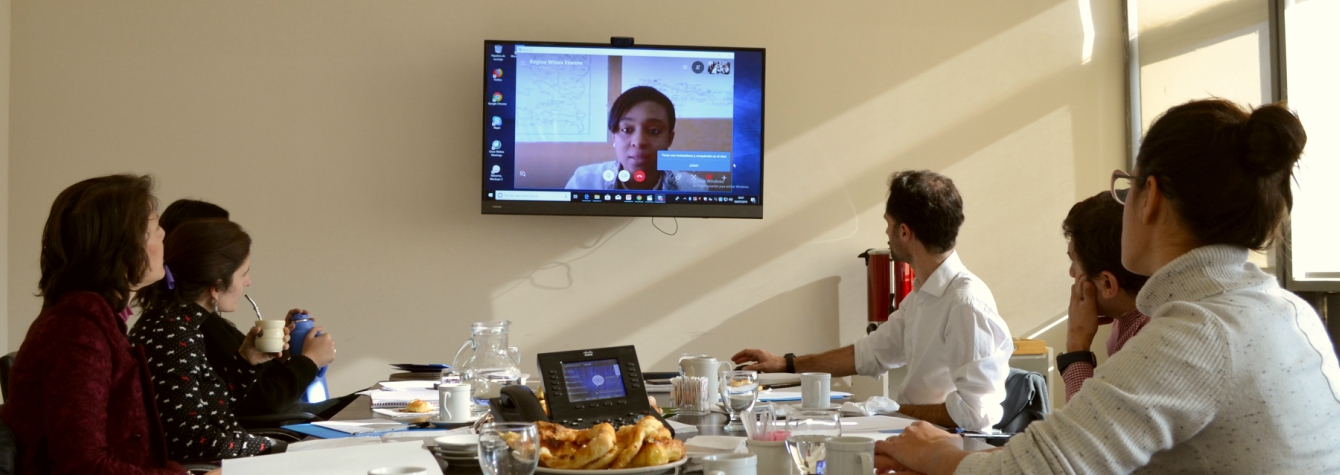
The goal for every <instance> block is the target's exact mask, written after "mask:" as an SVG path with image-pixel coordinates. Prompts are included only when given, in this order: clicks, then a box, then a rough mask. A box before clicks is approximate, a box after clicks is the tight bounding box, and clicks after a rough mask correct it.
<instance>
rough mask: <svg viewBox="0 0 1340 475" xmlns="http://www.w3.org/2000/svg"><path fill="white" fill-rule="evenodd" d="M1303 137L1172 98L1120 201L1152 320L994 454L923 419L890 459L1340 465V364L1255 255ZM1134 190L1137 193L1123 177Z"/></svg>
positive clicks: (1308, 468) (1285, 206)
mask: <svg viewBox="0 0 1340 475" xmlns="http://www.w3.org/2000/svg"><path fill="white" fill-rule="evenodd" d="M1306 142H1307V135H1306V134H1305V133H1304V131H1303V126H1302V124H1301V123H1300V122H1299V121H1298V118H1297V117H1296V116H1294V114H1293V113H1292V112H1290V111H1289V110H1288V109H1286V108H1285V107H1284V106H1283V105H1280V104H1272V105H1266V106H1262V107H1260V108H1258V109H1256V110H1252V111H1248V110H1246V109H1244V108H1242V107H1240V106H1238V105H1236V104H1233V103H1231V102H1228V101H1224V100H1219V99H1212V100H1202V101H1194V102H1190V103H1187V104H1183V105H1180V106H1177V107H1174V108H1172V109H1170V110H1168V112H1166V113H1164V114H1163V115H1162V116H1161V117H1159V118H1158V119H1157V120H1156V121H1155V122H1154V124H1153V126H1151V127H1150V129H1149V132H1148V134H1147V135H1146V136H1145V140H1144V142H1143V144H1142V145H1141V148H1140V153H1139V155H1138V156H1137V157H1136V168H1135V170H1133V172H1132V173H1129V174H1127V173H1125V172H1123V171H1120V170H1118V171H1116V172H1114V173H1113V175H1112V183H1113V185H1112V194H1113V196H1114V197H1115V198H1116V199H1117V200H1118V201H1121V202H1123V204H1124V205H1125V209H1124V214H1123V222H1122V239H1121V255H1122V259H1121V260H1122V265H1123V266H1125V267H1126V268H1127V269H1129V270H1130V271H1132V272H1135V273H1137V274H1141V275H1148V276H1149V281H1148V282H1147V283H1146V284H1145V286H1144V288H1142V289H1141V290H1140V293H1139V295H1138V296H1137V297H1136V306H1137V307H1138V308H1139V309H1140V311H1141V312H1142V313H1145V314H1146V315H1149V316H1150V317H1151V320H1150V322H1149V324H1148V325H1147V326H1145V327H1144V329H1143V330H1142V331H1141V332H1140V334H1139V335H1137V336H1135V337H1134V338H1132V339H1131V340H1130V341H1129V342H1127V344H1126V346H1125V347H1124V348H1123V349H1122V352H1121V353H1119V354H1116V355H1114V356H1113V357H1112V358H1110V359H1108V361H1107V363H1106V364H1103V365H1102V366H1099V367H1098V368H1097V370H1095V371H1094V377H1093V379H1090V380H1088V381H1086V382H1085V383H1084V386H1083V387H1082V388H1081V389H1080V392H1079V393H1078V394H1076V395H1075V397H1074V398H1073V399H1071V400H1070V401H1069V402H1068V403H1067V404H1066V406H1065V407H1064V408H1062V409H1061V410H1059V411H1056V412H1055V413H1053V414H1052V415H1050V416H1049V417H1048V418H1047V420H1046V421H1044V422H1039V423H1035V424H1032V425H1030V426H1029V427H1028V429H1027V431H1026V432H1024V433H1023V434H1020V435H1017V436H1015V437H1014V438H1012V439H1011V440H1010V442H1009V443H1008V444H1007V445H1005V447H1004V448H1003V449H1001V450H999V451H994V452H986V453H968V452H964V451H963V450H962V449H959V448H957V447H961V445H959V446H957V447H956V446H955V443H956V442H957V441H956V440H955V439H957V438H958V436H956V435H951V434H948V433H946V432H944V431H941V430H937V429H934V428H932V427H930V426H929V425H926V424H924V423H920V422H919V423H916V424H914V425H913V426H912V427H910V428H908V430H907V431H905V432H904V433H903V434H902V435H900V436H898V437H892V438H890V439H889V440H888V441H886V442H879V443H878V444H877V445H876V448H875V450H876V452H877V455H878V457H877V465H878V466H879V467H881V469H882V470H913V471H916V472H921V473H926V474H941V473H960V474H963V473H993V474H997V473H999V474H1015V473H1021V474H1022V473H1130V472H1134V471H1137V470H1139V471H1141V472H1142V473H1229V474H1248V473H1251V474H1256V473H1299V474H1304V473H1306V474H1312V473H1337V472H1340V443H1336V440H1335V436H1334V430H1335V428H1336V427H1340V365H1337V363H1336V354H1335V350H1334V346H1333V344H1332V342H1331V340H1330V338H1329V337H1328V336H1327V335H1326V331H1325V329H1324V328H1323V326H1322V322H1321V319H1320V318H1319V317H1318V316H1317V313H1316V312H1315V311H1314V310H1313V309H1312V307H1311V306H1310V305H1308V304H1307V302H1305V301H1303V300H1302V299H1300V298H1298V297H1297V296H1296V295H1294V294H1292V293H1290V292H1288V291H1285V290H1284V289H1281V288H1280V286H1279V284H1278V282H1277V281H1276V279H1275V277H1274V276H1272V275H1270V274H1267V273H1265V272H1262V271H1261V269H1259V268H1257V267H1256V266H1255V265H1254V264H1252V263H1251V262H1248V259H1247V257H1248V252H1249V251H1250V250H1252V249H1256V250H1261V249H1265V248H1266V247H1267V246H1269V245H1270V244H1271V243H1272V242H1274V240H1275V239H1276V238H1278V237H1279V236H1280V227H1281V225H1282V224H1283V223H1285V222H1286V221H1287V220H1288V216H1289V211H1290V209H1291V208H1292V206H1293V195H1292V190H1291V188H1290V185H1291V181H1292V180H1291V178H1292V177H1293V169H1294V166H1295V164H1296V163H1297V162H1298V159H1299V157H1300V155H1301V154H1302V151H1303V146H1304V144H1306ZM1128 186H1129V188H1128Z"/></svg>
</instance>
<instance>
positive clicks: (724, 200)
mask: <svg viewBox="0 0 1340 475" xmlns="http://www.w3.org/2000/svg"><path fill="white" fill-rule="evenodd" d="M572 200H573V201H580V202H587V203H601V202H605V203H610V202H613V203H720V204H758V197H754V196H749V197H745V196H689V195H670V196H666V195H664V194H642V193H605V194H601V193H573V194H572Z"/></svg>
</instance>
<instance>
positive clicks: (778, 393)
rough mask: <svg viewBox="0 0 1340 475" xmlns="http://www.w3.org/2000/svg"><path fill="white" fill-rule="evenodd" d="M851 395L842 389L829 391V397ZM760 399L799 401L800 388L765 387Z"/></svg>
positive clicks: (767, 400)
mask: <svg viewBox="0 0 1340 475" xmlns="http://www.w3.org/2000/svg"><path fill="white" fill-rule="evenodd" d="M851 396H852V394H851V393H845V392H842V391H831V392H829V397H830V398H832V399H842V398H848V397H851ZM758 400H759V401H760V402H775V401H799V400H800V388H798V387H794V388H775V389H764V390H762V391H759V393H758Z"/></svg>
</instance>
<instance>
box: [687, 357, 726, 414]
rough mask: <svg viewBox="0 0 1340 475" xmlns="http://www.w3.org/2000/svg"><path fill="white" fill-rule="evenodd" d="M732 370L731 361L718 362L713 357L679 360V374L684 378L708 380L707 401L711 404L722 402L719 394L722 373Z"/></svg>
mask: <svg viewBox="0 0 1340 475" xmlns="http://www.w3.org/2000/svg"><path fill="white" fill-rule="evenodd" d="M730 369H731V362H730V361H717V359H716V358H713V357H711V356H694V357H689V358H684V359H681V360H679V372H680V373H681V374H683V375H684V376H701V377H704V378H707V401H708V402H710V403H715V402H716V401H719V400H721V394H719V393H717V384H718V383H719V382H721V373H722V372H724V371H730Z"/></svg>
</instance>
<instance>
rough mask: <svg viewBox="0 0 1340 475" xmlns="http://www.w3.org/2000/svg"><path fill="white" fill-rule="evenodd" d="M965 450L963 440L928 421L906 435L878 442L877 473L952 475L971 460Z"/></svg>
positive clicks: (876, 454)
mask: <svg viewBox="0 0 1340 475" xmlns="http://www.w3.org/2000/svg"><path fill="white" fill-rule="evenodd" d="M962 446H963V439H962V437H959V436H957V435H954V434H950V433H948V432H945V431H944V430H942V429H938V428H936V427H935V426H933V425H931V424H930V423H928V422H925V421H917V422H913V423H912V425H910V426H908V427H907V429H904V430H903V433H902V434H900V435H896V436H893V437H889V438H888V440H884V441H876V442H875V471H877V472H879V473H923V474H927V475H936V474H941V473H944V474H951V473H954V470H955V469H957V468H958V465H959V463H960V462H962V461H963V458H964V457H967V456H968V452H965V451H964V450H963V449H961V448H960V447H962Z"/></svg>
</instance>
